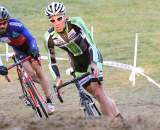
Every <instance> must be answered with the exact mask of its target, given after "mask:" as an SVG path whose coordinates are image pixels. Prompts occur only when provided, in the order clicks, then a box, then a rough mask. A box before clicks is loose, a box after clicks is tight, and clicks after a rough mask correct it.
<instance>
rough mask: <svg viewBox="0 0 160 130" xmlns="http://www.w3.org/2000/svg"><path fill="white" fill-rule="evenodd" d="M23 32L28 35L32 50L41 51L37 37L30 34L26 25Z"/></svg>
mask: <svg viewBox="0 0 160 130" xmlns="http://www.w3.org/2000/svg"><path fill="white" fill-rule="evenodd" d="M22 34H23V35H24V36H25V37H26V39H27V43H28V44H29V49H30V51H39V49H38V46H37V42H36V39H35V38H34V37H33V36H32V35H31V34H30V32H29V31H28V29H27V28H26V27H24V26H23V27H22Z"/></svg>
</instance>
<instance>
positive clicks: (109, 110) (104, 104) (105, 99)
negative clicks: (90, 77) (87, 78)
mask: <svg viewBox="0 0 160 130" xmlns="http://www.w3.org/2000/svg"><path fill="white" fill-rule="evenodd" d="M86 90H87V91H88V92H89V93H91V94H92V95H93V96H95V97H96V99H97V101H98V102H99V104H100V107H101V110H102V112H103V114H104V115H107V116H109V117H112V118H114V117H116V115H118V114H119V113H120V112H119V110H118V108H117V106H116V104H115V102H114V101H113V100H112V99H111V98H110V97H109V96H108V95H107V94H106V93H105V91H104V90H103V88H102V86H100V85H99V84H98V83H97V82H92V83H91V85H90V86H88V87H87V88H86Z"/></svg>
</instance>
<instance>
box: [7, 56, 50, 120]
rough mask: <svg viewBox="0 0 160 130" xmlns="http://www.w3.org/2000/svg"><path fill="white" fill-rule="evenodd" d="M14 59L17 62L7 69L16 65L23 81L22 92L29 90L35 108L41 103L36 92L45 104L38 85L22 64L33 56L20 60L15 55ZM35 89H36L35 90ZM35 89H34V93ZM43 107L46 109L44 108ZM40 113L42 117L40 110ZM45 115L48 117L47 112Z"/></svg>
mask: <svg viewBox="0 0 160 130" xmlns="http://www.w3.org/2000/svg"><path fill="white" fill-rule="evenodd" d="M12 59H13V60H14V62H15V63H14V64H12V65H11V66H9V67H8V68H7V69H8V70H10V69H12V68H13V67H16V69H17V73H18V76H19V80H20V83H21V89H22V92H23V93H25V90H27V91H28V93H29V95H30V97H31V99H32V102H33V104H34V105H33V106H34V107H33V106H32V108H33V109H36V108H39V105H40V104H39V101H38V100H39V99H37V97H35V95H34V94H35V92H37V95H38V97H39V98H40V101H41V102H42V104H44V103H45V101H44V99H43V97H42V95H41V94H40V92H39V91H38V89H37V87H36V85H35V84H34V83H33V80H32V77H31V76H30V75H29V74H28V73H27V72H26V71H25V69H24V68H23V66H22V63H24V62H26V61H30V60H31V59H32V57H31V56H28V57H26V58H25V59H23V60H21V61H18V60H17V59H16V58H15V56H13V57H12ZM22 80H23V81H22ZM31 86H33V88H32V87H31ZM33 89H35V90H33ZM33 91H34V93H33ZM42 109H44V108H42ZM38 111H40V110H39V109H38ZM43 111H44V110H43ZM44 113H45V112H44ZM38 114H39V116H40V117H42V114H41V113H40V112H38ZM45 116H46V117H47V118H48V114H46V113H45Z"/></svg>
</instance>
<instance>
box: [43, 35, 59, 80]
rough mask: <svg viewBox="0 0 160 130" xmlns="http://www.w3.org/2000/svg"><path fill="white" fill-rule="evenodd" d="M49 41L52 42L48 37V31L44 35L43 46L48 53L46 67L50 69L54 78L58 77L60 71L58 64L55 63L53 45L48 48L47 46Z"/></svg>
mask: <svg viewBox="0 0 160 130" xmlns="http://www.w3.org/2000/svg"><path fill="white" fill-rule="evenodd" d="M50 42H53V41H52V39H51V38H50V33H49V32H46V33H45V35H44V46H45V49H46V51H47V54H48V62H49V64H48V67H49V70H50V74H51V75H52V77H53V78H54V79H56V78H58V77H60V73H59V69H58V66H57V65H56V58H55V50H54V46H52V48H50V49H49V48H48V44H49V43H50ZM52 45H53V44H52Z"/></svg>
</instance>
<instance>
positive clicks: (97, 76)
mask: <svg viewBox="0 0 160 130" xmlns="http://www.w3.org/2000/svg"><path fill="white" fill-rule="evenodd" d="M45 15H46V16H47V17H48V18H49V21H50V22H51V25H52V27H51V28H49V30H48V31H47V32H46V33H45V41H46V42H45V46H46V48H47V50H48V53H49V58H50V63H51V66H50V68H52V69H50V70H51V71H52V74H54V75H55V76H56V85H60V84H62V79H61V76H60V73H59V69H58V66H57V65H56V59H55V50H54V47H55V46H57V47H59V48H61V49H63V50H64V51H66V52H67V53H68V56H69V58H70V64H71V66H72V67H73V69H74V70H75V71H76V75H77V76H78V75H79V74H83V73H86V72H87V71H91V70H93V74H90V75H89V76H87V77H85V78H84V79H82V80H81V81H80V82H79V83H80V84H81V85H82V86H83V87H84V88H85V89H86V90H87V91H88V92H89V93H91V94H92V95H93V96H95V97H96V99H97V100H98V102H99V104H100V106H101V110H102V112H103V114H104V115H107V116H109V117H111V118H114V117H119V116H121V114H120V112H119V110H118V108H117V106H116V104H115V102H114V101H113V100H112V99H111V98H110V97H109V96H108V95H107V94H106V93H105V91H104V89H103V86H102V80H103V73H102V63H103V61H102V56H101V53H100V52H99V50H98V49H97V47H96V45H95V43H94V41H93V39H92V37H91V34H90V32H89V30H88V29H87V27H86V25H85V23H84V21H83V20H82V18H80V17H67V15H66V8H65V6H64V5H63V4H62V3H59V2H52V3H50V4H49V5H48V6H47V8H46V10H45Z"/></svg>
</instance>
